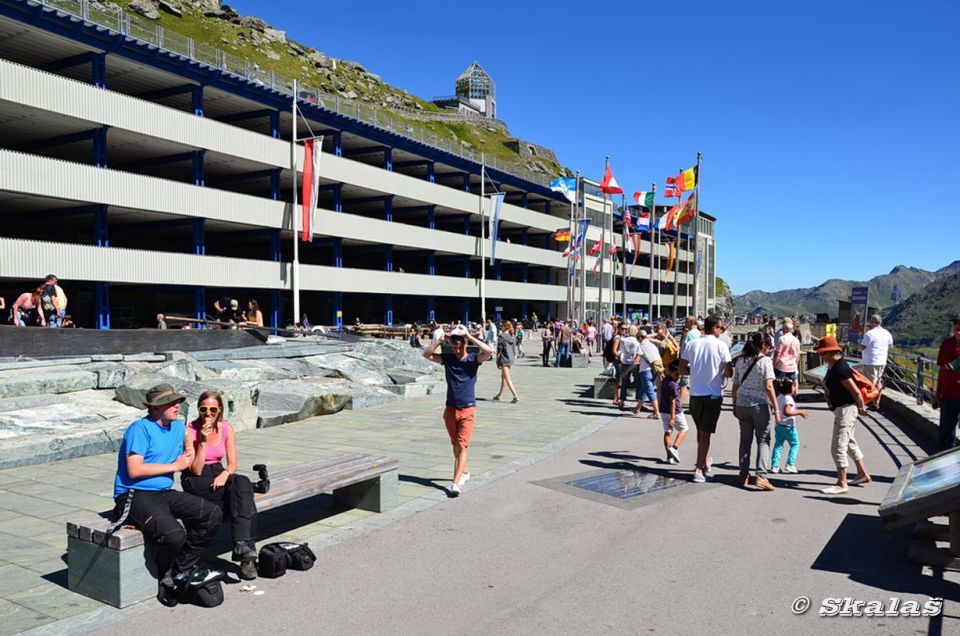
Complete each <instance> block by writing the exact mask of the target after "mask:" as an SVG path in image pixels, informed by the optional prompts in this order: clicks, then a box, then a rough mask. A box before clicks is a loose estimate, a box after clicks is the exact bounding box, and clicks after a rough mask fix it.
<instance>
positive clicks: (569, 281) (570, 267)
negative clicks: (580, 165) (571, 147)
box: [566, 173, 579, 320]
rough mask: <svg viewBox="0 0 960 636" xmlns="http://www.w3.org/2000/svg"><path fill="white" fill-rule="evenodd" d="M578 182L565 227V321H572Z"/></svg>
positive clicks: (574, 188) (575, 182) (574, 189)
mask: <svg viewBox="0 0 960 636" xmlns="http://www.w3.org/2000/svg"><path fill="white" fill-rule="evenodd" d="M578 174H579V173H578ZM578 180H579V179H577V180H575V181H574V182H573V199H571V200H570V221H569V224H568V226H567V227H568V228H569V230H570V235H569V237H568V238H567V312H566V315H567V320H572V319H573V312H574V290H573V285H574V279H575V278H576V277H575V276H574V270H573V263H574V261H573V250H572V249H571V247H573V242H574V238H573V236H574V232H575V230H574V226H573V224H574V216H573V215H574V207H573V206H574V201H576V200H577V181H578Z"/></svg>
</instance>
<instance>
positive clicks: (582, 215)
mask: <svg viewBox="0 0 960 636" xmlns="http://www.w3.org/2000/svg"><path fill="white" fill-rule="evenodd" d="M581 183H582V179H581V177H580V173H579V172H577V208H578V212H577V219H578V222H577V238H579V237H580V225H582V223H581V222H582V221H584V220H586V218H587V208H586V205H584V203H583V199H581V198H580V194H581V188H582V187H583V186H582V185H581ZM586 246H587V231H586V228H584V231H583V244H581V245H580V246H579V247H580V316H579V319H580V322H581V323H583V322H586V320H587V250H586V249H585V248H586ZM574 265H576V261H574Z"/></svg>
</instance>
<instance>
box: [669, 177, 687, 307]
mask: <svg viewBox="0 0 960 636" xmlns="http://www.w3.org/2000/svg"><path fill="white" fill-rule="evenodd" d="M677 174H678V175H682V174H683V169H682V168H681V169H680V170H677ZM678 178H679V177H678ZM674 192H675V193H676V195H677V205H680V202H681V201H682V200H683V193H682V192H680V184H679V183H678V184H677V186H676V188H675V189H674ZM667 222H668V223H669V222H670V221H667ZM673 231H674V232H676V233H677V236H676V237H675V238H674V239H673V251H674V254H673V319H674V321H676V320H677V292H678V291H679V287H680V228H679V227H677V226H676V225H674V228H673Z"/></svg>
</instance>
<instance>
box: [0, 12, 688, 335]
mask: <svg viewBox="0 0 960 636" xmlns="http://www.w3.org/2000/svg"><path fill="white" fill-rule="evenodd" d="M292 95H293V91H292V87H291V84H290V83H289V82H287V81H286V80H284V79H283V78H280V77H279V76H277V75H274V74H272V73H264V72H263V71H262V70H261V69H257V68H255V67H253V66H252V65H250V64H249V63H247V64H244V62H243V60H237V59H235V58H233V57H232V56H230V55H228V54H226V53H224V52H222V51H217V50H216V49H214V48H213V47H210V46H208V45H204V44H201V43H199V42H193V41H192V40H190V39H189V38H184V37H183V36H180V35H178V34H175V33H171V32H165V31H164V30H163V29H161V28H159V27H157V26H156V25H155V24H153V23H150V22H149V21H146V20H144V19H141V18H137V17H135V16H130V15H127V14H123V13H117V12H115V11H113V10H109V11H108V10H105V9H104V6H103V5H99V4H94V3H88V2H86V1H85V0H56V2H55V3H54V2H52V1H47V0H45V1H44V2H41V1H39V0H0V219H2V224H0V228H2V229H0V296H4V297H5V298H6V299H7V303H8V306H9V305H11V304H12V302H13V300H14V299H15V298H16V296H17V295H18V294H19V293H22V292H24V291H28V290H30V289H32V288H33V287H34V286H35V285H36V284H37V281H39V280H40V279H42V278H43V277H44V276H45V275H46V274H49V273H55V274H57V275H58V276H59V277H60V279H61V281H62V283H61V284H62V285H63V287H64V288H65V290H66V291H67V294H68V296H69V298H70V306H69V307H68V313H71V314H72V315H73V316H74V320H75V322H77V324H79V325H80V326H85V327H114V328H116V327H126V326H153V320H152V317H153V316H154V314H155V313H157V312H163V313H167V314H179V315H195V316H198V317H201V316H203V315H204V314H205V312H211V308H212V304H213V302H214V300H216V299H217V298H220V297H221V296H225V295H229V296H232V297H236V298H238V299H240V300H241V301H245V300H246V299H248V298H249V299H256V300H258V302H259V304H260V306H261V308H262V309H263V310H264V318H265V320H266V322H267V323H268V324H271V325H277V326H283V325H285V324H289V323H291V322H293V321H295V320H296V319H297V317H295V316H293V315H292V291H291V290H292V281H291V270H292V266H291V262H292V260H293V259H292V241H293V235H292V231H291V228H292V220H293V219H297V218H299V215H300V212H299V210H296V211H294V213H293V214H291V212H292V210H291V200H292V188H293V185H294V177H293V174H294V173H293V171H292V170H291V169H290V165H291V150H290V149H291V144H290V137H291V132H292V122H293V120H292V117H291V115H290V111H291V101H292ZM298 97H299V101H298V103H299V106H300V108H301V110H302V111H303V115H304V117H305V118H306V120H307V122H308V123H309V125H310V128H311V129H312V131H313V132H314V133H316V134H323V135H324V144H323V151H324V152H323V155H322V158H321V161H320V173H321V194H320V201H319V207H320V210H319V225H318V228H317V232H318V234H319V237H318V239H317V240H315V241H314V242H313V243H301V244H300V263H301V266H300V281H299V286H300V289H301V308H302V311H303V312H304V313H307V314H308V315H309V317H310V320H311V321H312V322H313V323H315V324H316V323H322V324H332V323H334V324H335V323H337V322H338V321H340V320H342V321H344V322H352V321H353V320H354V318H355V317H359V318H360V319H361V320H363V321H364V322H381V321H382V322H387V323H396V322H399V321H403V322H411V321H415V320H427V319H430V318H433V317H436V318H437V319H442V320H450V319H461V320H468V319H473V320H478V319H479V318H480V315H481V307H480V278H481V269H482V268H485V273H486V281H487V282H486V286H485V287H486V298H487V305H486V313H487V314H489V315H490V316H496V315H500V314H502V315H505V316H522V315H526V314H529V313H532V312H536V313H537V314H539V315H540V316H550V315H554V316H555V315H565V314H566V312H567V306H566V305H567V295H566V276H567V270H566V264H565V260H564V259H563V258H562V257H561V251H562V249H563V247H564V246H563V245H562V244H558V243H556V242H555V241H554V239H553V233H554V232H555V231H556V230H557V229H559V228H562V227H566V226H567V225H568V223H569V207H570V206H569V203H568V202H567V201H566V200H565V199H563V198H561V197H560V196H559V195H558V194H557V193H554V192H552V191H550V189H549V187H548V184H549V179H548V178H545V177H544V176H542V175H534V174H532V173H529V172H526V171H524V170H522V169H520V168H518V167H516V166H511V165H509V164H505V163H503V162H492V161H488V162H486V166H487V169H486V173H487V175H488V179H487V182H486V185H485V189H486V192H487V193H489V192H491V190H493V189H498V190H500V191H502V192H505V193H506V203H505V205H504V206H503V210H502V213H501V228H500V243H499V244H498V247H497V256H498V258H499V260H498V261H497V263H496V264H495V265H494V266H492V267H491V266H489V265H481V255H482V254H483V253H485V251H488V250H486V248H485V247H482V246H481V239H480V236H481V198H480V196H479V192H480V190H481V181H480V174H481V163H480V157H479V153H475V152H470V151H467V150H463V149H461V148H459V147H457V146H456V145H453V144H450V143H449V142H448V141H446V140H442V139H438V138H437V137H436V136H434V137H432V138H431V137H430V136H429V134H425V133H424V130H423V129H417V128H416V127H415V122H408V121H405V120H398V119H396V118H392V119H391V117H390V116H389V115H387V114H384V113H382V112H380V113H378V112H377V111H371V110H369V107H362V105H358V104H351V103H348V102H341V101H340V100H339V99H336V100H335V102H334V101H332V100H331V99H330V97H329V96H324V95H322V94H319V93H316V92H310V91H303V90H301V91H299V95H298ZM304 128H305V126H304V125H303V122H301V124H300V131H301V133H302V132H303V131H304ZM295 154H296V156H297V160H298V161H300V160H301V159H302V151H301V150H300V149H298V150H297V152H296V153H295ZM297 182H298V183H299V176H298V178H297ZM595 187H596V186H595V184H588V187H586V188H585V192H584V195H583V199H584V204H585V206H586V208H587V209H588V210H589V211H590V213H591V214H597V215H603V214H607V215H609V214H610V213H611V212H612V206H609V205H608V206H606V207H604V205H603V202H602V199H601V198H600V197H598V196H596V192H595V191H594V190H595ZM485 209H489V201H488V200H487V202H486V204H485ZM599 218H600V217H599V216H598V220H599ZM599 236H600V229H599V223H597V224H595V226H594V227H592V228H591V230H590V233H589V238H590V240H591V241H592V240H595V239H598V238H599ZM616 240H618V241H619V238H617V239H616ZM681 258H682V259H686V261H689V260H690V255H689V253H687V252H685V251H681ZM591 264H592V262H591ZM608 267H609V265H608ZM605 271H607V272H609V269H605ZM685 276H686V275H685V274H681V289H685V287H684V285H685V284H686V283H685V282H684V281H685V280H686V278H685ZM646 280H647V269H646V266H640V265H639V263H638V267H637V268H635V270H634V280H633V281H631V283H630V284H629V285H628V297H627V300H628V304H629V305H631V306H636V307H645V306H646V303H647V298H648V297H647V290H646V285H647V283H646ZM594 291H595V290H594ZM587 294H588V296H587V297H588V300H589V298H590V294H591V292H590V290H589V288H588V292H587ZM682 298H683V300H682V301H681V306H687V305H689V304H690V302H689V298H688V297H686V296H683V297H682ZM498 308H502V309H498Z"/></svg>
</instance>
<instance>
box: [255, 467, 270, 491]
mask: <svg viewBox="0 0 960 636" xmlns="http://www.w3.org/2000/svg"><path fill="white" fill-rule="evenodd" d="M253 469H254V470H255V471H257V475H258V476H259V477H260V481H258V482H257V483H255V484H254V485H253V492H259V493H268V492H270V476H269V474H268V473H267V465H266V464H254V465H253Z"/></svg>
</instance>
